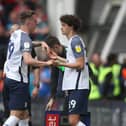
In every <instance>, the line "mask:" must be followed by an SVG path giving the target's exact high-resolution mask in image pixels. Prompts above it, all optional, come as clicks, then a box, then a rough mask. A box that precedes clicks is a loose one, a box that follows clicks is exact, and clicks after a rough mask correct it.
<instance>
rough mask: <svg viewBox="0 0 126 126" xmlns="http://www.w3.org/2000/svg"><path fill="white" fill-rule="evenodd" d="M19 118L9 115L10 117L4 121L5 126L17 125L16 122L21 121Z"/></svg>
mask: <svg viewBox="0 0 126 126" xmlns="http://www.w3.org/2000/svg"><path fill="white" fill-rule="evenodd" d="M19 120H20V119H19V118H17V117H16V116H12V115H11V116H9V117H8V119H7V120H6V121H5V122H4V124H3V126H16V124H17V123H18V122H19Z"/></svg>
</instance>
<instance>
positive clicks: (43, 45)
mask: <svg viewBox="0 0 126 126" xmlns="http://www.w3.org/2000/svg"><path fill="white" fill-rule="evenodd" d="M41 46H42V48H44V49H45V50H46V51H47V54H48V53H49V52H50V48H49V46H48V45H47V44H46V42H44V41H43V42H42V43H41Z"/></svg>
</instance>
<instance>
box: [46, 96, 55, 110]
mask: <svg viewBox="0 0 126 126" xmlns="http://www.w3.org/2000/svg"><path fill="white" fill-rule="evenodd" d="M53 104H54V99H53V98H51V99H50V100H49V102H48V103H47V105H46V110H48V111H50V110H52V107H53Z"/></svg>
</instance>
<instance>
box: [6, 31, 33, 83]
mask: <svg viewBox="0 0 126 126" xmlns="http://www.w3.org/2000/svg"><path fill="white" fill-rule="evenodd" d="M25 40H26V41H28V42H31V39H30V38H29V36H28V34H27V33H25V32H23V31H21V30H16V31H15V32H14V33H12V35H11V37H10V42H9V44H8V52H7V59H6V62H5V73H6V76H7V77H8V78H10V79H14V80H16V81H21V80H22V79H23V81H24V82H27V81H28V77H27V74H28V66H27V65H26V64H25V63H24V62H23V55H22V54H23V52H22V49H21V48H22V43H23V41H25ZM24 46H25V48H29V46H30V45H29V43H24Z"/></svg>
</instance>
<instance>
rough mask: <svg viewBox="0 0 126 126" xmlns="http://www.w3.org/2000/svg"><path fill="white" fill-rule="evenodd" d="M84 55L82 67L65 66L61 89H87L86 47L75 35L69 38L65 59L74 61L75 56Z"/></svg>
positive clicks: (70, 61)
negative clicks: (79, 68)
mask: <svg viewBox="0 0 126 126" xmlns="http://www.w3.org/2000/svg"><path fill="white" fill-rule="evenodd" d="M79 57H84V60H85V64H84V69H82V70H77V69H73V68H68V67H65V71H64V77H63V85H62V90H75V89H89V71H88V61H87V57H86V49H85V45H84V42H83V41H82V39H81V38H80V37H79V36H78V35H75V36H73V37H72V38H71V39H70V40H69V45H68V48H67V61H68V62H69V63H75V62H76V58H79Z"/></svg>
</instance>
